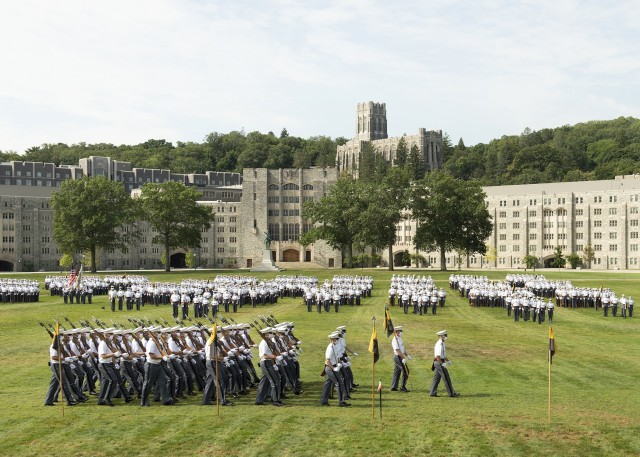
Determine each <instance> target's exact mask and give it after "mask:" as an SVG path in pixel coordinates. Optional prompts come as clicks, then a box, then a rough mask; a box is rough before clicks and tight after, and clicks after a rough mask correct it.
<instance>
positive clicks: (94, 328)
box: [40, 315, 302, 406]
mask: <svg viewBox="0 0 640 457" xmlns="http://www.w3.org/2000/svg"><path fill="white" fill-rule="evenodd" d="M260 319H261V321H262V323H263V325H265V326H268V334H269V335H270V336H269V337H266V336H265V335H264V334H262V333H261V336H262V338H263V341H266V340H268V346H269V348H270V350H271V351H273V353H274V354H275V367H276V370H277V373H278V375H277V376H278V389H279V390H278V398H286V395H285V392H286V391H287V390H291V391H293V392H294V393H295V394H300V393H302V390H301V382H300V365H299V363H298V359H297V354H298V351H299V347H300V344H301V341H299V340H297V339H296V338H295V336H294V334H293V330H294V325H293V323H292V322H282V323H278V322H277V321H276V319H275V317H273V315H270V316H268V317H264V316H261V317H260ZM128 320H129V322H130V323H131V324H132V325H134V326H135V328H125V326H124V325H117V324H115V325H114V326H111V327H109V326H107V324H105V323H104V322H102V321H100V320H98V319H95V318H94V320H93V323H91V322H89V321H88V320H87V321H79V322H78V323H79V324H80V325H79V326H76V325H74V324H73V323H72V322H71V321H70V320H69V319H67V318H65V323H66V324H68V325H67V329H64V326H62V325H61V328H62V329H63V330H61V332H60V335H59V336H58V337H57V338H54V332H55V330H54V326H53V325H47V324H44V323H42V322H40V325H41V326H42V327H43V328H45V329H46V330H47V331H48V332H49V335H50V337H51V338H52V344H51V346H50V348H49V365H50V367H51V372H52V376H51V381H50V384H49V388H48V391H47V394H46V398H45V402H44V404H45V405H46V406H51V405H53V404H54V403H55V402H56V401H57V398H58V393H59V391H60V389H61V385H60V373H62V391H63V398H64V400H65V401H66V402H67V404H68V405H70V406H73V405H75V404H77V403H83V402H86V401H87V400H88V399H89V398H90V397H89V395H96V396H97V397H98V398H97V404H98V405H104V406H113V405H114V404H115V403H114V401H115V399H118V398H122V399H123V400H124V402H126V403H129V402H130V401H133V399H134V397H136V396H137V398H138V399H139V400H140V405H141V406H149V405H150V404H151V403H150V402H149V397H150V396H151V398H153V400H154V401H158V402H160V401H161V402H162V403H163V404H165V405H172V404H174V403H176V402H178V401H180V400H181V399H185V398H188V396H195V395H197V393H196V391H199V392H201V394H200V395H201V401H200V403H201V404H202V405H210V404H215V403H216V401H217V400H219V401H220V404H222V405H225V406H228V405H231V401H230V398H231V397H233V398H239V397H241V396H243V395H247V394H248V393H249V389H252V388H255V387H257V386H258V383H260V382H261V380H260V377H259V376H258V374H257V372H256V368H255V366H254V362H253V357H254V355H253V352H252V349H253V348H255V347H257V345H256V343H254V341H253V340H252V339H251V336H250V334H249V331H250V329H251V328H252V327H253V328H255V329H257V330H264V329H261V325H260V324H259V323H258V322H257V321H254V322H253V323H233V324H230V323H228V321H227V320H226V319H224V318H221V321H223V323H227V325H224V326H218V327H217V331H216V335H212V334H211V333H212V332H211V329H209V328H207V327H204V326H202V325H201V324H198V325H191V326H185V325H184V323H183V322H180V321H179V320H178V322H180V324H181V325H178V326H174V327H170V326H169V325H168V322H166V321H164V320H163V322H162V324H160V322H159V321H156V324H154V323H153V322H151V321H150V320H148V319H140V320H138V319H135V318H129V319H128ZM61 324H62V323H61ZM60 364H62V366H60ZM262 384H264V383H262ZM262 384H261V386H262ZM270 387H271V385H270V383H267V386H266V389H267V390H268V389H269V388H270ZM261 392H262V390H260V391H259V392H258V394H257V397H256V398H260V395H261ZM216 396H218V397H217V398H216Z"/></svg>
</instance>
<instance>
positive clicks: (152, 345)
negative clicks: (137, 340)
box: [145, 338, 162, 365]
mask: <svg viewBox="0 0 640 457" xmlns="http://www.w3.org/2000/svg"><path fill="white" fill-rule="evenodd" d="M145 353H146V354H147V362H148V363H150V364H152V365H160V362H162V360H161V359H152V358H151V356H150V354H154V355H162V353H161V352H160V349H158V346H157V345H156V342H155V341H153V338H149V340H148V341H147V345H146V347H145Z"/></svg>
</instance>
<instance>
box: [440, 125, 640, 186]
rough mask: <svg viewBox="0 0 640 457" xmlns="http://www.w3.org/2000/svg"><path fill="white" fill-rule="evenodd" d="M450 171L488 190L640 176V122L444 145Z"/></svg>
mask: <svg viewBox="0 0 640 457" xmlns="http://www.w3.org/2000/svg"><path fill="white" fill-rule="evenodd" d="M443 155H444V162H445V164H444V169H445V170H447V171H449V172H450V173H451V174H452V175H453V176H455V177H456V178H460V179H478V180H480V181H481V182H482V184H484V185H501V184H529V183H541V182H561V181H589V180H595V179H610V178H613V177H614V176H616V175H622V174H633V173H639V172H640V120H639V119H636V118H632V117H626V118H625V117H619V118H618V119H614V120H610V121H590V122H585V123H580V124H576V125H574V126H568V125H566V126H563V127H558V128H555V129H543V130H539V131H530V130H529V129H526V130H525V131H524V132H523V133H522V134H521V135H514V136H503V137H502V138H500V139H496V140H493V141H491V142H490V143H489V144H483V143H480V144H477V145H475V146H470V147H467V146H465V145H464V142H463V141H462V140H460V141H459V142H458V144H457V145H456V146H452V145H451V142H450V140H449V139H448V138H447V139H446V141H445V145H444V146H443Z"/></svg>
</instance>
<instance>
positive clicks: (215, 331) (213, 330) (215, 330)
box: [207, 321, 218, 345]
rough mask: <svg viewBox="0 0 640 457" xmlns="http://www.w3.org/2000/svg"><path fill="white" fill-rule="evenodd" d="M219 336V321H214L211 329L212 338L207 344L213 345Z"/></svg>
mask: <svg viewBox="0 0 640 457" xmlns="http://www.w3.org/2000/svg"><path fill="white" fill-rule="evenodd" d="M217 336H218V321H213V327H212V328H211V336H210V337H209V340H208V341H207V344H209V345H212V344H213V342H214V341H216V339H217Z"/></svg>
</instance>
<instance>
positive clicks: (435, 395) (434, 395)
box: [429, 394, 438, 397]
mask: <svg viewBox="0 0 640 457" xmlns="http://www.w3.org/2000/svg"><path fill="white" fill-rule="evenodd" d="M429 396H430V397H437V396H438V394H431V395H429Z"/></svg>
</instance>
